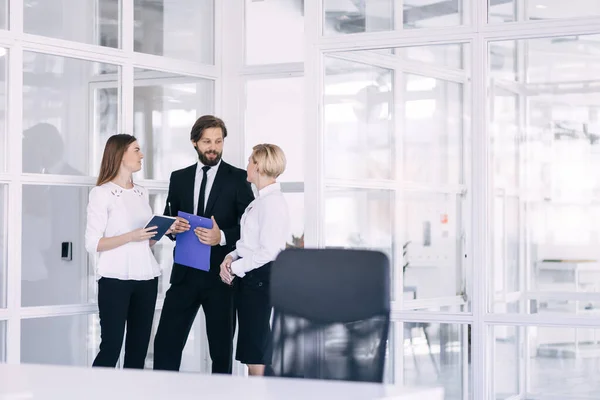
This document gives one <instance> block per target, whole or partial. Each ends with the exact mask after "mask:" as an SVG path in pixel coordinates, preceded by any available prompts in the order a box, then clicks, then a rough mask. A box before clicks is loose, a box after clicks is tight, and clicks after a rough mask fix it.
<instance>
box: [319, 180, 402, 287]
mask: <svg viewBox="0 0 600 400" xmlns="http://www.w3.org/2000/svg"><path fill="white" fill-rule="evenodd" d="M393 204H394V193H393V192H392V191H388V190H368V189H351V188H347V189H341V188H340V189H337V188H327V189H326V193H325V246H326V247H341V248H351V249H371V250H379V251H382V252H384V253H385V254H387V256H388V257H389V259H390V265H392V266H394V265H396V264H395V262H396V260H395V257H394V248H393V245H394V235H393V232H394V212H393V210H394V209H393V208H392V205H393ZM396 273H397V272H396V268H393V267H392V269H391V277H390V279H391V281H392V282H394V279H395V278H394V276H395V275H396ZM394 290H395V288H394V287H392V293H393V292H394Z"/></svg>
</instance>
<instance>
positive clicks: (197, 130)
mask: <svg viewBox="0 0 600 400" xmlns="http://www.w3.org/2000/svg"><path fill="white" fill-rule="evenodd" d="M208 128H221V131H223V139H225V138H226V137H227V128H226V127H225V123H224V122H223V120H222V119H221V118H218V117H215V116H214V115H203V116H201V117H200V118H198V119H197V120H196V122H195V123H194V126H193V127H192V132H191V133H190V139H191V140H192V141H193V142H194V143H196V142H197V141H198V140H200V139H202V134H203V133H204V131H205V130H206V129H208Z"/></svg>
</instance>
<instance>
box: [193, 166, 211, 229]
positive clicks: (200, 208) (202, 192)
mask: <svg viewBox="0 0 600 400" xmlns="http://www.w3.org/2000/svg"><path fill="white" fill-rule="evenodd" d="M209 169H210V167H207V166H204V167H202V183H201V184H200V195H199V196H198V211H197V212H196V214H198V215H199V216H201V217H204V197H205V192H206V181H207V180H208V179H207V176H206V173H207V172H208V170H209Z"/></svg>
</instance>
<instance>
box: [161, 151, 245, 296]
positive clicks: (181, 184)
mask: <svg viewBox="0 0 600 400" xmlns="http://www.w3.org/2000/svg"><path fill="white" fill-rule="evenodd" d="M197 165H198V164H194V165H190V166H189V167H187V168H184V169H180V170H177V171H174V172H173V173H171V179H170V182H169V194H168V197H167V205H166V207H165V212H164V214H165V215H170V216H173V217H176V216H177V212H178V211H184V212H187V213H190V214H196V210H194V181H195V178H196V168H197ZM252 200H254V194H253V193H252V189H251V187H250V184H249V183H248V182H247V181H246V171H244V170H243V169H239V168H236V167H234V166H232V165H230V164H227V163H226V162H224V161H221V165H219V169H218V170H217V175H216V176H215V180H214V182H213V185H212V188H211V190H210V193H209V195H208V202H207V203H206V210H205V215H206V216H207V217H210V216H214V217H215V220H216V221H217V225H219V228H220V229H221V230H222V231H223V233H224V234H225V241H226V242H227V243H226V245H225V246H220V245H216V246H213V247H212V248H211V253H210V271H209V272H208V273H209V274H210V275H213V277H216V278H218V276H219V269H220V265H221V263H222V262H223V259H224V258H225V256H226V255H227V254H228V253H229V252H231V251H232V250H233V249H234V248H235V244H236V242H237V241H238V240H239V238H240V219H241V218H242V214H243V213H244V211H245V210H246V207H248V204H250V202H252ZM172 239H173V238H172ZM189 269H190V268H189V267H186V266H183V265H180V264H177V263H174V264H173V271H172V272H171V281H170V282H171V284H173V283H178V282H181V280H182V279H184V278H185V275H186V273H187V272H188V271H189Z"/></svg>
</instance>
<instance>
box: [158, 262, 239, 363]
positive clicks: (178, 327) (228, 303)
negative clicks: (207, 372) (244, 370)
mask: <svg viewBox="0 0 600 400" xmlns="http://www.w3.org/2000/svg"><path fill="white" fill-rule="evenodd" d="M200 307H202V308H203V309H204V315H205V318H206V334H207V336H208V348H209V352H210V358H211V360H212V372H213V373H220V374H231V369H232V356H233V354H232V353H233V334H234V331H235V319H234V318H235V316H234V313H233V292H232V288H231V287H230V286H228V285H226V284H225V283H223V282H222V281H221V280H220V279H219V277H218V275H217V274H213V273H210V272H204V271H199V270H194V269H191V268H190V270H189V271H188V272H187V274H186V277H185V279H183V280H181V281H180V282H177V283H173V284H171V287H170V288H169V290H168V291H167V294H166V297H165V302H164V305H163V309H162V313H161V315H160V322H159V324H158V330H157V332H156V337H155V338H154V369H155V370H169V371H179V367H180V366H181V357H182V353H183V348H184V347H185V342H186V341H187V338H188V335H189V333H190V330H191V328H192V324H193V322H194V319H195V318H196V314H197V313H198V310H199V308H200Z"/></svg>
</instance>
